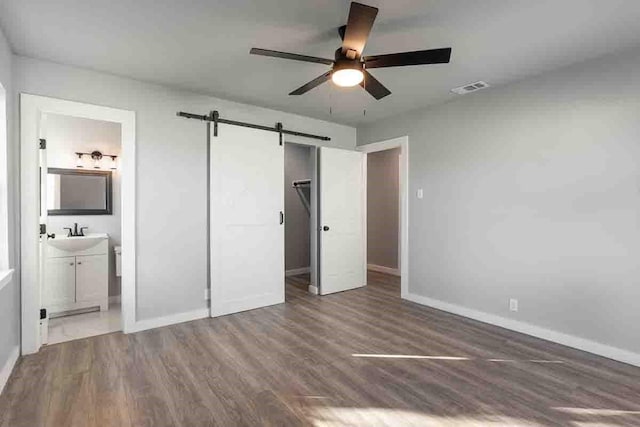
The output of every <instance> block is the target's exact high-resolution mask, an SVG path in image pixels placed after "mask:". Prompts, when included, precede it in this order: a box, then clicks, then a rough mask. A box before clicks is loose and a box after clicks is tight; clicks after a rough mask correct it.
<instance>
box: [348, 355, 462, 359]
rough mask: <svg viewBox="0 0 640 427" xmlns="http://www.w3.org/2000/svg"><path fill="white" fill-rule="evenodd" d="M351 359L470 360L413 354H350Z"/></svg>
mask: <svg viewBox="0 0 640 427" xmlns="http://www.w3.org/2000/svg"><path fill="white" fill-rule="evenodd" d="M352 356H353V357H369V358H373V359H428V360H470V359H469V358H468V357H456V356H418V355H413V354H352Z"/></svg>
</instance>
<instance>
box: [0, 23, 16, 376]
mask: <svg viewBox="0 0 640 427" xmlns="http://www.w3.org/2000/svg"><path fill="white" fill-rule="evenodd" d="M12 62H13V57H12V53H11V48H10V47H9V44H8V43H7V40H6V38H5V36H4V34H3V32H2V30H1V29H0V84H1V85H2V87H3V88H4V89H5V92H6V99H5V102H6V105H5V109H6V112H7V123H6V126H7V136H8V138H7V144H6V145H5V144H4V143H0V150H2V152H1V153H0V164H1V166H0V171H3V170H4V165H6V167H7V171H8V176H7V177H5V176H4V175H3V176H0V217H4V218H6V223H5V222H3V220H0V242H2V243H1V245H3V248H2V249H0V256H1V257H2V258H3V259H2V260H1V261H0V270H1V269H6V268H7V264H8V267H9V268H12V269H14V270H15V272H14V274H13V280H12V282H11V283H9V284H8V285H6V286H5V287H3V288H2V290H0V369H2V367H3V366H5V363H6V362H7V361H8V359H9V358H10V356H11V355H12V353H13V352H15V349H16V348H17V346H18V345H19V343H20V287H19V285H18V283H19V271H18V270H19V265H18V263H19V258H18V257H17V256H16V254H18V253H19V250H20V248H19V247H18V241H17V240H16V236H17V235H18V234H17V233H16V222H15V221H16V213H17V212H18V211H17V206H18V205H17V203H16V201H17V185H18V180H17V178H16V177H17V173H18V170H17V168H16V167H15V164H16V159H17V158H18V150H17V144H16V143H15V138H13V126H12V125H13V121H12V119H13V117H14V116H15V114H14V111H15V104H14V103H13V98H12V96H11V93H12V90H13V84H12V83H13V82H12V76H13V70H12ZM7 200H8V204H7V205H6V206H5V204H6V201H7ZM4 242H8V246H7V247H4V245H5V244H4Z"/></svg>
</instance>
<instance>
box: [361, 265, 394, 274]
mask: <svg viewBox="0 0 640 427" xmlns="http://www.w3.org/2000/svg"><path fill="white" fill-rule="evenodd" d="M367 270H371V271H376V272H378V273H384V274H391V275H392V276H398V277H400V270H399V269H397V268H391V267H384V266H382V265H376V264H367Z"/></svg>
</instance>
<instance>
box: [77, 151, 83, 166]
mask: <svg viewBox="0 0 640 427" xmlns="http://www.w3.org/2000/svg"><path fill="white" fill-rule="evenodd" d="M76 155H77V156H78V158H77V159H76V167H77V168H83V167H84V159H83V158H82V153H76Z"/></svg>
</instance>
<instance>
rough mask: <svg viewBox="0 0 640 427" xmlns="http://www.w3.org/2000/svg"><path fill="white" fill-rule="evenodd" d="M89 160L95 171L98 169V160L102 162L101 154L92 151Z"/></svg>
mask: <svg viewBox="0 0 640 427" xmlns="http://www.w3.org/2000/svg"><path fill="white" fill-rule="evenodd" d="M91 158H92V159H93V167H94V168H95V169H100V160H102V153H101V152H99V151H94V152H92V153H91Z"/></svg>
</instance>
